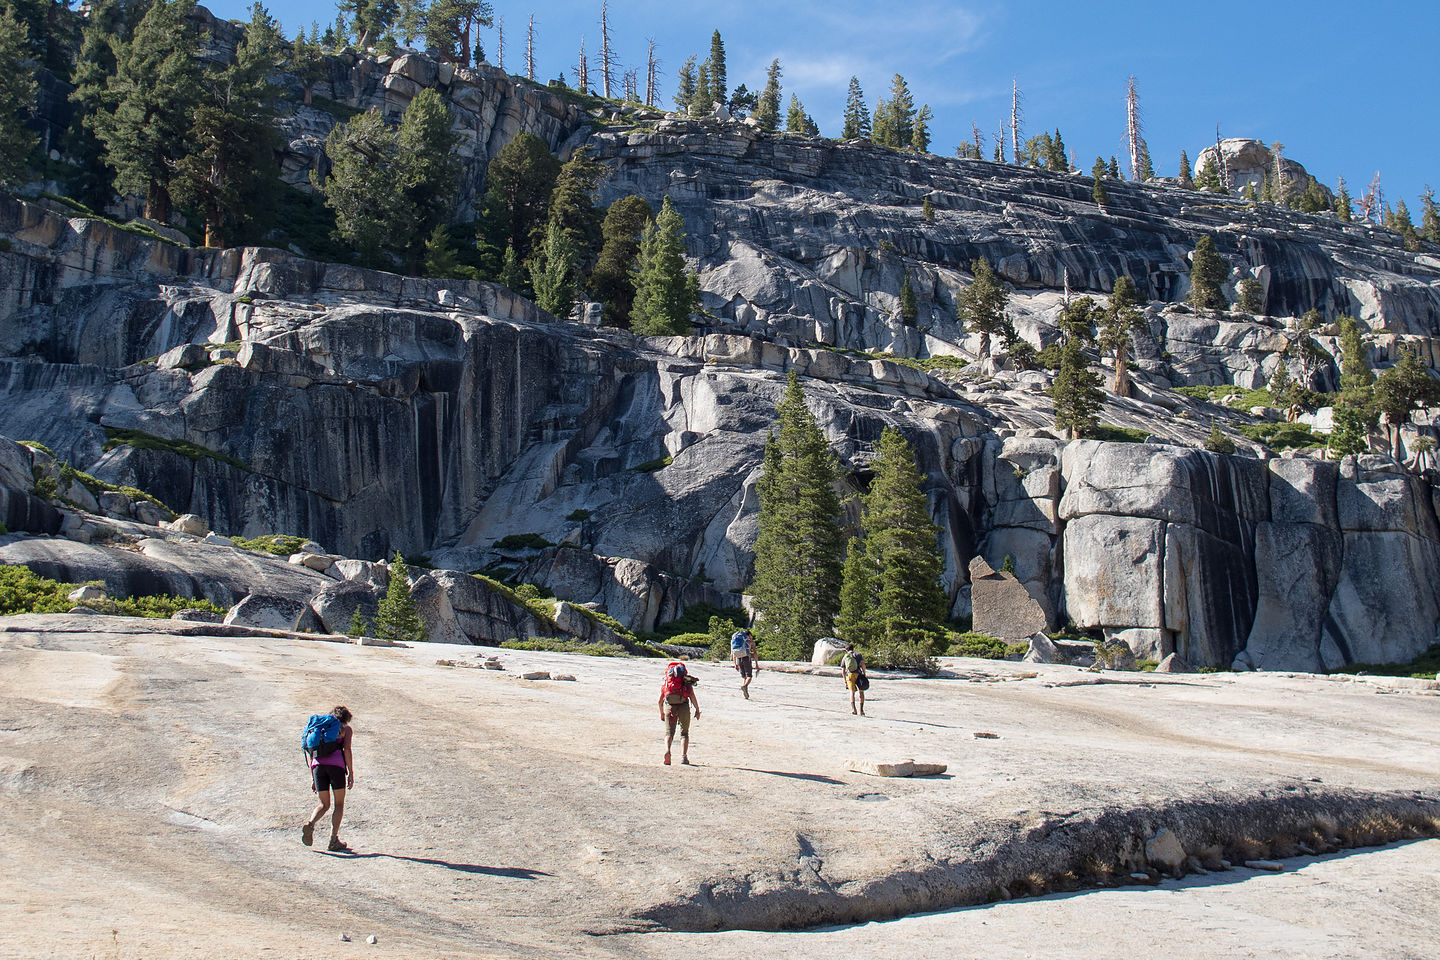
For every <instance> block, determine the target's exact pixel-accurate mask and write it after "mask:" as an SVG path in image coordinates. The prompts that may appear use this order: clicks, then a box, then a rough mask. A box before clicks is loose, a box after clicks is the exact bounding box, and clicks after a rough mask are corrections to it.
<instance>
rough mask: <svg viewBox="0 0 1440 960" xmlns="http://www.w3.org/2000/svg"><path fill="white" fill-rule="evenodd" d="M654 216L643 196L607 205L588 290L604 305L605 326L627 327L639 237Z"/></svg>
mask: <svg viewBox="0 0 1440 960" xmlns="http://www.w3.org/2000/svg"><path fill="white" fill-rule="evenodd" d="M653 216H654V211H653V210H651V209H650V204H648V203H646V202H645V198H644V197H637V196H634V195H631V196H628V197H621V198H620V199H619V200H616V201H615V202H614V203H612V204H610V209H609V210H608V211H606V213H605V222H604V223H603V224H601V227H600V233H601V236H602V237H603V240H604V242H603V245H602V246H601V248H600V257H599V259H598V260H596V262H595V269H594V270H593V271H591V273H590V291H591V292H592V293H593V294H594V295H595V297H596V298H597V299H598V300H600V302H601V303H603V304H604V322H605V324H606V325H607V326H612V327H627V326H629V324H630V307H631V305H632V304H633V303H634V302H635V279H634V276H633V272H634V268H635V262H636V259H637V258H638V257H639V255H640V236H641V234H642V233H643V232H644V230H645V225H646V224H647V223H648V222H649V221H650V220H651V218H652V217H653Z"/></svg>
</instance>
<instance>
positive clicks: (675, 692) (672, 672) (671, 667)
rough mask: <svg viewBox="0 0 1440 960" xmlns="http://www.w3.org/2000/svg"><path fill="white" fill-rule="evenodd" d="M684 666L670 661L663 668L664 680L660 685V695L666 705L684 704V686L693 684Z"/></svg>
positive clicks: (675, 661)
mask: <svg viewBox="0 0 1440 960" xmlns="http://www.w3.org/2000/svg"><path fill="white" fill-rule="evenodd" d="M693 682H694V681H693V680H691V678H690V674H689V671H687V670H686V669H685V664H683V663H681V662H680V661H679V660H671V661H670V662H669V663H668V664H667V665H666V666H665V679H664V681H662V682H661V684H660V694H661V696H663V697H664V698H665V702H666V703H684V702H685V692H686V685H687V684H690V683H693Z"/></svg>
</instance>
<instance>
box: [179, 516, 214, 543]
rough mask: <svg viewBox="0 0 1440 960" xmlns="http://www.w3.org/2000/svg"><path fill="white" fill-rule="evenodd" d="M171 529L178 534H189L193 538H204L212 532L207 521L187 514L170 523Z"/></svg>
mask: <svg viewBox="0 0 1440 960" xmlns="http://www.w3.org/2000/svg"><path fill="white" fill-rule="evenodd" d="M169 527H170V529H171V530H174V531H175V532H176V533H184V534H188V535H190V536H192V537H204V536H205V535H206V534H207V533H209V532H210V527H209V526H207V525H206V523H205V521H204V520H203V519H201V518H200V517H197V516H196V515H195V514H193V513H186V514H182V515H180V516H178V517H176V518H175V519H174V520H172V521H170V524H169Z"/></svg>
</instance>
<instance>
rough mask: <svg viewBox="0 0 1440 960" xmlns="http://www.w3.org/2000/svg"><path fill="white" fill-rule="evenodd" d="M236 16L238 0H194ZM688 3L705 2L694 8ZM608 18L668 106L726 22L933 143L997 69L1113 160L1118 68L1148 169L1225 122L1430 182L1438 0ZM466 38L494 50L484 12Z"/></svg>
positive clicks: (542, 38)
mask: <svg viewBox="0 0 1440 960" xmlns="http://www.w3.org/2000/svg"><path fill="white" fill-rule="evenodd" d="M207 5H208V6H210V8H211V9H212V10H213V11H214V12H215V13H217V14H218V15H220V16H225V17H231V18H236V19H244V18H246V17H247V16H248V13H247V4H246V3H243V2H241V0H224V2H212V3H209V4H207ZM495 8H496V14H497V15H498V16H500V17H503V18H504V20H505V25H506V66H507V68H509V69H510V71H511V72H512V73H514V72H519V71H520V69H521V65H522V64H523V42H524V41H523V36H524V29H525V22H526V20H527V19H528V17H529V15H530V14H531V13H532V12H533V13H534V14H535V23H536V63H537V79H542V80H548V79H551V78H553V77H554V76H555V75H556V74H557V73H558V72H560V70H561V69H565V70H566V72H567V77H569V78H570V79H571V82H573V77H572V76H571V74H570V69H571V68H572V67H573V65H574V62H575V59H576V55H577V52H578V49H579V44H580V39H581V36H582V35H583V36H584V39H585V48H586V50H587V51H588V52H591V53H592V54H593V52H594V51H595V50H597V49H598V47H599V39H598V37H599V32H600V28H599V19H600V0H583V2H571V0H556V2H539V0H537V2H533V3H529V4H510V3H507V2H505V0H496V2H495ZM696 9H699V10H700V11H702V12H699V13H696V12H695V10H696ZM271 12H272V14H273V15H275V16H277V17H279V18H280V20H281V22H282V24H283V26H284V28H285V31H286V33H287V35H293V34H294V31H295V29H296V27H298V26H300V25H302V24H305V25H308V24H309V23H310V22H311V21H312V20H317V21H319V23H320V24H321V26H322V28H323V26H324V25H325V24H326V23H328V22H331V21H332V20H333V19H334V4H333V3H332V2H328V0H291V2H287V3H285V4H278V3H277V4H274V5H272V6H271ZM610 20H611V35H612V38H613V40H614V43H615V46H616V48H617V50H618V52H619V55H620V58H621V60H622V61H623V63H624V64H625V65H626V66H638V67H641V68H642V69H641V72H642V74H643V66H644V59H645V50H646V40H647V38H649V37H654V39H655V41H656V49H657V55H658V56H659V57H660V59H661V61H662V64H661V77H662V82H661V91H662V93H663V94H664V95H665V102H666V105H667V106H669V98H670V96H671V95H672V94H673V92H674V87H675V73H676V71H677V70H678V69H679V67H680V65H681V64H682V63H683V62H684V61H685V58H686V57H687V56H689V55H690V54H695V55H696V56H697V57H698V58H699V59H701V60H703V59H704V57H705V55H706V54H707V53H708V51H709V43H710V34H711V31H712V30H715V29H717V28H718V29H719V30H720V33H721V35H722V36H723V37H724V39H725V48H726V54H727V61H728V66H729V77H730V85H731V87H734V86H736V85H737V84H739V83H742V82H743V83H745V84H747V85H748V86H749V87H750V88H751V89H752V90H753V89H756V88H758V87H760V86H762V85H763V83H764V78H765V67H766V66H767V65H768V64H769V62H770V60H771V59H772V58H775V57H779V58H780V61H781V66H782V69H783V71H784V77H783V80H782V83H783V86H784V91H783V96H784V102H785V103H787V104H788V102H789V97H790V94H791V93H795V94H797V95H798V96H799V97H800V99H801V101H802V102H803V103H804V104H805V108H806V110H807V111H808V112H809V113H810V114H812V115H813V116H814V117H815V120H816V122H817V123H818V124H819V125H820V130H821V133H823V134H826V135H828V136H836V135H838V134H839V131H840V127H841V119H840V118H841V112H842V110H843V107H844V100H845V91H846V86H847V84H848V81H849V78H850V76H851V75H852V74H854V75H856V76H858V77H859V79H860V83H861V86H862V87H863V88H864V90H865V94H866V99H867V100H868V101H869V102H870V105H871V107H872V109H873V107H874V102H875V100H876V99H877V98H879V97H882V96H886V95H887V94H888V90H889V87H890V79H891V77H892V75H894V74H895V73H900V74H902V75H904V77H905V78H906V80H907V81H908V82H909V85H910V88H911V90H912V92H913V93H914V96H915V100H916V102H917V104H918V103H928V104H930V106H931V109H932V110H933V111H934V114H935V119H934V122H933V124H932V132H933V137H934V139H933V143H932V144H931V149H932V150H933V151H934V152H936V153H942V154H950V153H952V152H953V151H954V148H955V146H956V144H958V143H959V142H961V141H962V140H968V139H969V136H970V125H971V121H972V120H973V121H975V122H977V123H979V124H980V129H981V131H982V133H983V134H984V135H985V138H986V141H987V147H986V153H987V156H988V154H989V149H990V148H989V146H988V143H989V141H990V139H991V138H992V137H993V136H994V133H995V130H996V129H997V127H998V126H999V124H1000V122H1001V120H1002V118H1004V117H1007V116H1008V114H1009V109H1010V84H1011V79H1012V78H1014V79H1015V80H1016V81H1018V83H1019V86H1020V90H1021V92H1022V94H1023V96H1024V121H1023V122H1022V134H1035V133H1039V132H1041V131H1042V130H1053V129H1054V128H1056V127H1057V126H1058V127H1059V128H1060V130H1061V133H1062V134H1063V136H1064V138H1065V143H1066V145H1067V146H1068V147H1069V148H1070V150H1071V151H1072V152H1073V153H1074V154H1075V155H1076V157H1077V159H1078V160H1079V161H1080V164H1081V166H1082V168H1083V169H1085V170H1088V169H1089V167H1090V164H1091V163H1092V162H1093V161H1094V158H1095V156H1096V155H1097V154H1098V155H1104V156H1106V157H1108V156H1110V155H1111V154H1116V155H1119V156H1121V158H1122V159H1121V166H1122V168H1128V163H1127V162H1126V161H1125V159H1124V156H1123V154H1124V152H1125V147H1124V136H1125V108H1124V97H1125V81H1126V78H1127V77H1128V76H1130V75H1131V74H1134V76H1135V77H1136V82H1137V85H1138V88H1139V91H1140V96H1141V107H1142V111H1143V117H1144V123H1145V132H1146V139H1147V142H1148V143H1149V146H1150V153H1151V156H1152V158H1153V159H1154V162H1155V166H1156V168H1157V172H1159V173H1160V174H1161V175H1164V176H1173V175H1174V174H1175V172H1176V170H1177V169H1178V166H1179V157H1180V151H1181V149H1185V150H1187V151H1188V152H1189V155H1190V158H1191V160H1192V161H1193V160H1194V158H1195V155H1196V154H1197V153H1198V152H1199V150H1200V148H1201V147H1203V146H1205V145H1206V144H1207V143H1211V142H1213V141H1214V138H1215V124H1216V123H1217V122H1218V123H1219V124H1220V129H1221V134H1222V135H1223V136H1236V137H1238V136H1247V137H1256V138H1259V139H1262V140H1264V141H1266V142H1267V143H1268V142H1271V141H1276V140H1279V141H1281V142H1283V143H1284V144H1285V147H1286V150H1285V152H1286V155H1287V156H1289V157H1291V158H1293V159H1295V160H1298V161H1300V162H1301V163H1303V164H1305V165H1306V167H1307V168H1308V169H1309V170H1310V172H1311V173H1312V174H1314V175H1315V176H1316V177H1318V178H1319V179H1320V180H1321V181H1322V182H1324V183H1326V184H1327V185H1329V186H1331V187H1333V186H1334V184H1335V180H1336V178H1337V177H1338V176H1342V175H1343V176H1344V177H1345V179H1346V181H1347V182H1348V183H1349V184H1350V186H1351V193H1352V194H1353V195H1356V196H1358V195H1359V194H1360V193H1361V192H1362V191H1363V189H1364V187H1365V186H1366V185H1367V184H1368V183H1369V182H1370V179H1371V177H1372V176H1374V174H1375V173H1376V172H1377V171H1379V172H1380V174H1381V179H1382V184H1383V186H1384V189H1385V196H1386V199H1387V200H1389V201H1390V202H1392V203H1393V202H1394V201H1395V200H1396V199H1398V198H1401V197H1403V198H1404V199H1405V201H1406V203H1407V204H1408V205H1409V206H1410V209H1411V213H1412V216H1414V217H1415V218H1416V219H1417V221H1418V218H1419V201H1418V197H1419V194H1420V192H1421V191H1422V190H1423V188H1424V185H1425V184H1426V183H1433V184H1434V185H1435V187H1436V188H1437V190H1440V124H1437V121H1440V109H1437V105H1440V63H1437V61H1436V57H1435V47H1436V45H1437V43H1440V3H1435V2H1432V0H1423V2H1422V0H1412V2H1401V0H1372V2H1370V3H1366V4H1354V3H1339V2H1330V0H1315V2H1308V3H1297V2H1288V0H1281V2H1276V0H1269V2H1265V0H1258V2H1256V0H1252V2H1248V3H1236V2H1232V0H1212V2H1210V3H1205V2H1200V0H1171V2H1168V3H1160V4H1156V3H1135V2H1131V3H1128V4H1121V3H1111V2H1091V3H1075V2H1066V3H1056V2H1030V3H1026V2H1020V0H1015V2H1010V3H1005V2H990V0H977V2H953V0H916V2H905V3H889V4H878V3H874V2H856V0H829V2H819V0H769V2H759V0H729V2H722V3H713V4H705V5H703V6H701V5H699V4H676V3H665V2H658V0H628V2H625V0H615V2H612V3H611V5H610ZM482 42H484V44H485V48H486V51H487V53H488V54H489V56H490V58H491V59H492V60H493V59H494V45H495V44H494V31H493V30H490V31H485V34H484V36H483V37H482Z"/></svg>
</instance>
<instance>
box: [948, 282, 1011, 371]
mask: <svg viewBox="0 0 1440 960" xmlns="http://www.w3.org/2000/svg"><path fill="white" fill-rule="evenodd" d="M970 271H971V273H972V274H973V275H974V277H975V279H974V281H973V282H972V283H971V284H970V285H969V286H968V287H966V288H965V289H964V290H961V291H960V293H959V294H958V295H957V296H956V298H955V313H956V319H958V320H959V321H960V325H961V326H962V327H963V328H964V329H965V330H967V331H970V332H974V333H978V334H980V356H982V357H988V356H990V340H991V337H993V336H994V335H996V334H1000V333H1003V332H1004V331H1005V306H1006V304H1008V303H1009V301H1010V295H1009V294H1008V293H1006V292H1005V287H1004V286H1003V285H1002V284H1001V283H1000V279H999V278H998V277H996V276H995V271H993V270H991V269H990V264H989V263H987V262H985V261H984V260H976V261H975V262H974V263H972V264H970Z"/></svg>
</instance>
